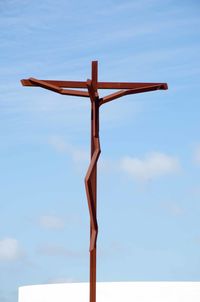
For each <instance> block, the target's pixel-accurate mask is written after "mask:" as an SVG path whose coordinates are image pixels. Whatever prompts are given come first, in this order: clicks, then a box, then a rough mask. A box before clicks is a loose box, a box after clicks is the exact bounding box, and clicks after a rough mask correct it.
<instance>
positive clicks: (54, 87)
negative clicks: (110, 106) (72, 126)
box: [22, 78, 89, 97]
mask: <svg viewBox="0 0 200 302" xmlns="http://www.w3.org/2000/svg"><path fill="white" fill-rule="evenodd" d="M23 81H24V80H22V84H23V83H24V82H23ZM29 82H30V83H33V84H34V86H39V87H42V88H45V89H47V90H51V91H54V92H57V93H59V94H64V95H72V96H81V97H89V93H88V92H87V91H81V90H73V89H63V88H61V87H59V86H57V85H55V84H51V83H48V82H46V81H44V80H38V79H35V78H30V79H29Z"/></svg>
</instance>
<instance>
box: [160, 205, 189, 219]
mask: <svg viewBox="0 0 200 302" xmlns="http://www.w3.org/2000/svg"><path fill="white" fill-rule="evenodd" d="M161 205H162V207H163V208H164V209H165V210H167V211H168V212H169V213H170V214H171V215H172V216H176V217H177V216H182V215H183V214H184V212H185V210H184V208H183V207H182V206H180V205H179V204H178V203H176V202H165V203H162V204H161Z"/></svg>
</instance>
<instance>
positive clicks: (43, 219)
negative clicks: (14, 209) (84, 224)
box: [39, 215, 65, 230]
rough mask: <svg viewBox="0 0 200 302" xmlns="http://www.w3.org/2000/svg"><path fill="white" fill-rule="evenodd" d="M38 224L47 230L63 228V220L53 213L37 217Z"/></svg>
mask: <svg viewBox="0 0 200 302" xmlns="http://www.w3.org/2000/svg"><path fill="white" fill-rule="evenodd" d="M39 225H40V226H41V227H43V228H44V229H47V230H60V229H63V228H64V225H65V223H64V221H63V219H62V218H61V217H58V216H55V215H43V216H40V218H39Z"/></svg>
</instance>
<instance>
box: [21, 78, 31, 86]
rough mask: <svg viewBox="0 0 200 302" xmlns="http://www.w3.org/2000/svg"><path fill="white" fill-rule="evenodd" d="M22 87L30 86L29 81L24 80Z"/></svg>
mask: <svg viewBox="0 0 200 302" xmlns="http://www.w3.org/2000/svg"><path fill="white" fill-rule="evenodd" d="M20 82H21V84H22V86H30V84H29V83H28V82H29V81H28V80H25V79H22V80H21V81H20Z"/></svg>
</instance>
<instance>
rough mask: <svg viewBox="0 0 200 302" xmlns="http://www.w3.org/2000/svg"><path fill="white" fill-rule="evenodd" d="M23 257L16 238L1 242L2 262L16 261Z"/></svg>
mask: <svg viewBox="0 0 200 302" xmlns="http://www.w3.org/2000/svg"><path fill="white" fill-rule="evenodd" d="M22 256H23V251H22V249H21V247H20V244H19V242H18V241H17V240H16V239H14V238H4V239H2V240H0V261H15V260H18V259H20V258H21V257H22Z"/></svg>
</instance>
